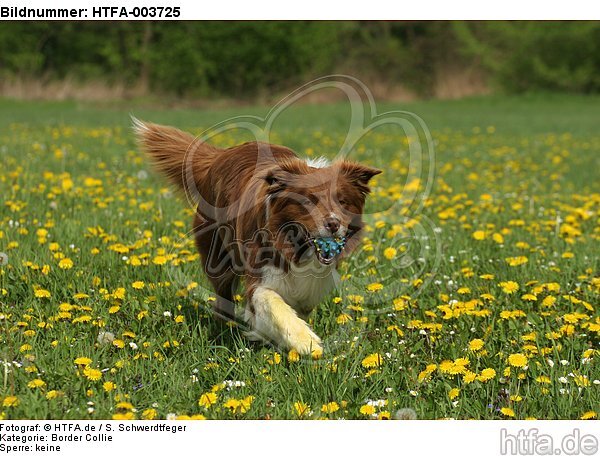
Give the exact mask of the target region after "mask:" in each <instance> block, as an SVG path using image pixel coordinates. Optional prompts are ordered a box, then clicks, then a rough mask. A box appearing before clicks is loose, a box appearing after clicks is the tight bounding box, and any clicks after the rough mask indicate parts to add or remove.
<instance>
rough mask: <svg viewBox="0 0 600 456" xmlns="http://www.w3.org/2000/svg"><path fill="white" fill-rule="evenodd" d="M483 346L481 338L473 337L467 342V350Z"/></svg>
mask: <svg viewBox="0 0 600 456" xmlns="http://www.w3.org/2000/svg"><path fill="white" fill-rule="evenodd" d="M482 348H483V340H481V339H473V340H472V341H471V342H469V350H471V351H479V350H481V349H482Z"/></svg>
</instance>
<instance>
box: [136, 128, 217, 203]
mask: <svg viewBox="0 0 600 456" xmlns="http://www.w3.org/2000/svg"><path fill="white" fill-rule="evenodd" d="M132 122H133V129H134V131H135V133H136V136H137V139H138V143H139V145H140V148H141V149H142V150H143V151H144V152H146V154H148V156H149V157H150V159H151V160H152V162H153V163H154V165H155V167H156V169H158V171H160V172H161V173H162V174H163V175H165V176H166V177H167V178H168V179H169V180H170V181H171V182H172V183H173V184H175V185H177V186H178V187H179V188H180V189H183V190H185V191H186V192H187V191H193V190H194V189H192V188H190V186H191V185H192V184H193V185H195V186H196V188H198V187H199V186H200V184H201V182H202V180H203V179H204V178H205V176H206V173H207V171H208V168H209V167H210V165H211V164H212V162H213V160H214V157H215V155H216V154H217V152H218V149H216V148H215V147H213V146H210V145H209V144H206V143H202V142H200V141H198V140H196V139H195V138H194V137H193V136H192V135H190V134H189V133H185V132H183V131H181V130H178V129H177V128H173V127H167V126H163V125H157V124H153V123H149V122H142V121H141V120H138V119H136V118H135V117H132Z"/></svg>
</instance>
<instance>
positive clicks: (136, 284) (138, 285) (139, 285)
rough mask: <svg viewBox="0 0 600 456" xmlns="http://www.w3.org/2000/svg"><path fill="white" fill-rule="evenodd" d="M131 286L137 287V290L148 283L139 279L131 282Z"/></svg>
mask: <svg viewBox="0 0 600 456" xmlns="http://www.w3.org/2000/svg"><path fill="white" fill-rule="evenodd" d="M131 286H132V287H133V288H135V289H136V290H141V289H142V288H144V287H145V286H146V284H145V283H144V282H142V281H141V280H137V281H135V282H133V283H132V284H131Z"/></svg>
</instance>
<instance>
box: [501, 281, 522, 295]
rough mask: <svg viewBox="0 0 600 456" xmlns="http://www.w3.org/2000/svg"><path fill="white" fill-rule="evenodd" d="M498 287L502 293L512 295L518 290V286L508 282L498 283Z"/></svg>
mask: <svg viewBox="0 0 600 456" xmlns="http://www.w3.org/2000/svg"><path fill="white" fill-rule="evenodd" d="M499 285H500V287H501V288H502V291H503V292H504V293H506V294H513V293H514V292H515V291H517V290H518V289H519V284H518V283H516V282H513V281H512V280H509V281H507V282H500V284H499Z"/></svg>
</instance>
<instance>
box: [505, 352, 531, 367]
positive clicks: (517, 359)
mask: <svg viewBox="0 0 600 456" xmlns="http://www.w3.org/2000/svg"><path fill="white" fill-rule="evenodd" d="M508 364H510V365H511V366H513V367H525V366H526V365H527V356H525V355H524V354H522V353H513V354H512V355H509V356H508Z"/></svg>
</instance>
